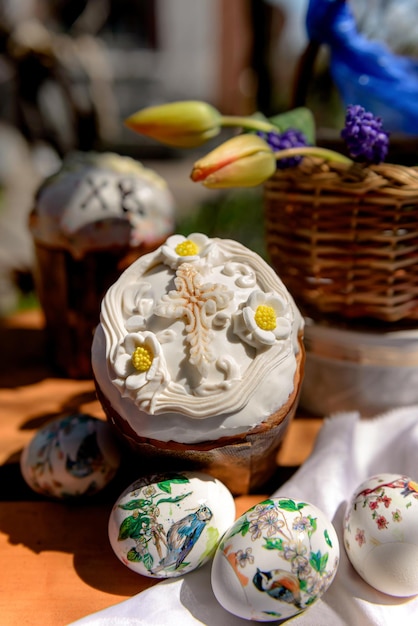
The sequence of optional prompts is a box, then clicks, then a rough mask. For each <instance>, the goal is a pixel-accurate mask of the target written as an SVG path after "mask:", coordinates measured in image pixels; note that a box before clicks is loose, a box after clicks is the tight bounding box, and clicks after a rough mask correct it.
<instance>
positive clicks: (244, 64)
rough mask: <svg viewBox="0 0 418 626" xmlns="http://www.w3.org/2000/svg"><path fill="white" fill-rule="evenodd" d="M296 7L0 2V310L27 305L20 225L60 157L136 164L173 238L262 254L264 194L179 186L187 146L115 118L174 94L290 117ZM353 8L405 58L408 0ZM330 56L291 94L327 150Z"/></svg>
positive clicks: (331, 129) (410, 35) (211, 2)
mask: <svg viewBox="0 0 418 626" xmlns="http://www.w3.org/2000/svg"><path fill="white" fill-rule="evenodd" d="M412 4H414V3H412ZM307 5H308V0H276V1H273V0H271V1H263V0H175V1H174V0H0V90H1V93H0V141H1V150H0V315H5V314H8V313H10V312H12V311H14V310H16V309H17V308H22V307H26V306H32V305H33V303H34V298H35V296H34V294H33V278H32V270H33V254H32V245H31V241H30V237H29V234H28V229H27V218H28V214H29V211H30V209H31V206H32V202H33V195H34V193H35V190H36V188H37V186H38V185H39V183H40V181H41V180H42V179H43V178H44V177H45V176H47V175H49V174H51V173H53V172H54V171H55V170H57V169H58V167H59V165H60V163H61V159H62V158H63V156H64V155H65V154H66V153H68V152H69V151H71V150H85V151H87V150H97V151H104V150H111V151H115V152H119V153H120V154H126V155H130V156H133V157H135V158H137V159H139V160H140V161H142V162H143V163H144V164H145V165H147V166H149V167H152V168H154V169H155V170H156V171H157V172H158V173H160V174H161V175H162V176H164V177H165V178H166V179H167V181H168V184H169V186H170V188H171V189H172V191H173V194H174V196H175V200H176V204H177V210H178V230H179V232H184V233H185V234H187V232H190V231H191V230H197V229H199V230H203V231H205V232H207V233H208V234H209V235H213V234H221V235H225V236H228V235H233V236H234V237H235V238H237V239H240V240H241V241H242V242H243V243H244V244H246V245H249V246H251V247H253V248H254V249H256V250H257V251H258V252H259V253H260V254H263V253H264V250H263V232H262V220H260V212H261V211H262V198H261V194H262V190H261V189H255V190H251V191H246V192H245V193H244V192H242V191H236V192H233V191H230V192H225V193H224V192H222V193H221V192H219V193H218V192H214V191H208V190H205V189H203V188H201V187H199V186H198V185H196V184H193V183H191V181H190V180H189V173H190V171H191V165H192V163H193V162H194V161H195V160H196V158H197V156H199V151H198V150H197V151H195V150H192V151H189V152H186V153H185V152H184V151H183V152H179V151H175V150H171V149H168V148H166V147H163V146H161V145H160V144H157V143H156V142H153V141H152V140H147V139H146V138H144V137H141V136H139V135H136V134H134V133H133V132H132V131H129V130H128V129H126V128H125V127H124V125H123V120H124V118H125V117H126V116H128V115H130V114H132V113H133V112H135V111H136V110H138V109H140V108H142V107H144V106H148V105H152V104H158V103H162V102H168V101H173V100H180V99H200V100H206V101H208V102H210V103H212V104H214V105H215V106H216V107H217V108H219V110H221V111H222V112H223V113H225V114H250V113H253V112H254V111H256V110H258V111H261V112H263V113H264V114H265V115H270V114H273V113H277V112H281V111H284V110H286V109H288V108H289V107H291V106H292V105H293V104H294V99H295V77H296V76H297V74H298V67H299V62H300V60H301V57H302V55H303V52H304V50H305V48H306V46H307V43H308V42H307V34H306V28H305V16H306V10H307ZM352 5H353V10H354V11H355V15H356V19H357V21H358V26H359V28H360V29H362V31H363V32H365V33H367V34H368V35H370V36H372V37H373V36H379V37H380V38H384V39H385V40H386V41H388V42H389V43H390V45H391V47H392V49H393V50H394V51H397V52H399V53H402V54H403V53H408V54H415V53H416V50H415V48H414V46H417V44H416V42H417V40H418V37H416V36H415V33H414V32H411V29H412V26H411V19H410V17H411V16H410V12H409V13H408V6H407V5H409V6H411V2H410V1H408V0H407V1H406V2H405V1H402V0H398V2H389V0H370V1H369V2H367V3H365V2H363V1H361V0H355V1H353V2H352ZM401 6H402V9H403V13H402V12H400V11H399V8H400V7H401ZM395 9H396V10H397V14H396V16H395V17H396V19H394V18H393V10H395ZM415 10H416V9H415ZM391 11H392V13H391ZM402 16H403V17H402ZM402 19H403V20H404V21H402ZM417 23H418V21H417V20H412V24H417ZM408 25H409V26H408ZM414 28H415V26H414ZM412 30H413V29H412ZM327 54H328V53H327V50H326V49H324V50H322V49H321V50H320V51H319V53H318V55H317V58H316V59H315V80H313V81H310V82H309V84H304V85H303V90H302V91H303V95H302V98H303V100H305V101H306V102H307V104H309V106H311V108H312V110H313V111H314V115H315V117H316V121H317V125H318V129H319V130H318V132H319V133H322V137H323V138H324V140H327V139H328V140H329V141H330V142H332V140H333V138H335V136H336V132H337V131H336V129H337V128H340V126H341V123H342V120H343V111H344V109H343V106H342V104H341V99H340V97H339V95H338V93H337V91H336V89H335V87H334V85H333V81H332V78H331V75H330V72H329V68H328V56H327ZM299 97H300V94H299ZM217 143H219V138H218V140H217ZM210 148H211V146H207V145H206V146H205V147H204V148H203V149H201V152H203V153H206V152H207V151H208V150H209V149H210Z"/></svg>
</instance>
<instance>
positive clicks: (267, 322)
mask: <svg viewBox="0 0 418 626" xmlns="http://www.w3.org/2000/svg"><path fill="white" fill-rule="evenodd" d="M254 320H255V323H256V324H257V326H258V327H259V328H261V329H262V330H274V329H275V328H276V326H277V323H276V313H275V311H274V309H273V307H272V306H268V305H267V304H260V305H259V306H258V307H257V309H256V311H255V315H254Z"/></svg>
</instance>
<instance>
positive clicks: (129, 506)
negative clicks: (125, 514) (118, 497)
mask: <svg viewBox="0 0 418 626" xmlns="http://www.w3.org/2000/svg"><path fill="white" fill-rule="evenodd" d="M149 504H151V500H144V499H143V498H141V499H139V500H138V499H137V500H129V502H126V503H125V504H118V507H119V508H120V509H123V510H124V511H133V510H134V509H143V508H144V507H145V506H147V505H149Z"/></svg>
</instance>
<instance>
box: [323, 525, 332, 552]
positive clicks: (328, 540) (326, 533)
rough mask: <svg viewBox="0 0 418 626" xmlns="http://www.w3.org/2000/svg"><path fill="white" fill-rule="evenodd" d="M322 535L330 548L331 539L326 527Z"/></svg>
mask: <svg viewBox="0 0 418 626" xmlns="http://www.w3.org/2000/svg"><path fill="white" fill-rule="evenodd" d="M324 537H325V541H326V542H327V545H329V547H330V548H332V541H331V539H330V537H329V534H328V531H327V530H326V529H325V530H324Z"/></svg>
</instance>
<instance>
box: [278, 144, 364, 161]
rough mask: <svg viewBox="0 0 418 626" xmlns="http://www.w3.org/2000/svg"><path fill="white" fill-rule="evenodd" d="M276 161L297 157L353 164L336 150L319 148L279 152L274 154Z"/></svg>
mask: <svg viewBox="0 0 418 626" xmlns="http://www.w3.org/2000/svg"><path fill="white" fill-rule="evenodd" d="M274 156H275V157H276V159H287V158H288V157H295V156H313V157H319V158H322V159H325V161H336V162H337V163H347V164H348V163H353V161H352V160H351V159H349V158H348V157H346V156H344V155H343V154H340V153H339V152H334V150H328V148H317V147H316V146H301V147H298V148H287V149H286V150H279V151H278V152H275V153H274Z"/></svg>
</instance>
